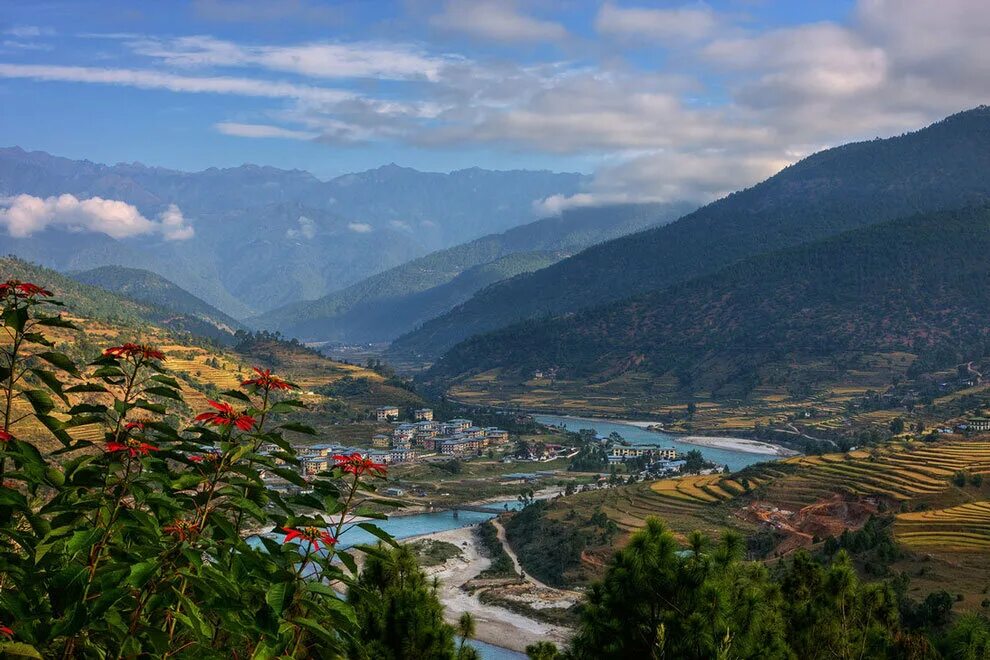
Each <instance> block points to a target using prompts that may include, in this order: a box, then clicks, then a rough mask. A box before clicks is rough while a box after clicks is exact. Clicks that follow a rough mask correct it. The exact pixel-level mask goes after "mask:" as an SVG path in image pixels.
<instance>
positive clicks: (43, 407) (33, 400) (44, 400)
mask: <svg viewBox="0 0 990 660" xmlns="http://www.w3.org/2000/svg"><path fill="white" fill-rule="evenodd" d="M22 394H23V395H24V397H25V398H26V399H27V400H28V402H30V404H31V407H32V408H34V412H36V413H37V414H39V415H47V414H48V413H50V412H51V411H52V410H54V409H55V402H54V401H52V398H51V396H49V395H48V392H46V391H44V390H24V391H23V392H22Z"/></svg>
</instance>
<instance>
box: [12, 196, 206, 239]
mask: <svg viewBox="0 0 990 660" xmlns="http://www.w3.org/2000/svg"><path fill="white" fill-rule="evenodd" d="M0 226H2V227H4V228H5V229H6V230H7V233H9V234H10V235H11V236H13V237H14V238H26V237H28V236H31V235H32V234H35V233H37V232H39V231H42V230H44V229H47V228H49V227H60V228H63V229H67V230H69V231H74V232H93V233H99V234H106V235H107V236H110V237H111V238H117V239H120V238H131V237H134V236H147V235H149V234H160V235H161V236H162V237H163V238H164V239H165V240H167V241H184V240H188V239H190V238H192V237H193V234H194V231H193V228H192V226H191V225H189V223H188V222H187V221H186V219H185V217H183V215H182V211H181V210H179V207H178V206H176V205H175V204H170V205H169V206H168V207H167V208H166V209H165V210H164V211H162V212H161V213H159V214H158V217H157V218H156V219H154V220H152V219H149V218H146V217H144V216H143V215H142V214H141V212H140V211H138V210H137V208H136V207H134V206H133V205H131V204H128V203H126V202H121V201H119V200H115V199H103V198H102V197H90V198H89V199H79V198H77V197H76V196H75V195H68V194H66V195H59V196H58V197H46V198H41V197H35V196H33V195H17V196H15V197H8V198H3V199H0Z"/></svg>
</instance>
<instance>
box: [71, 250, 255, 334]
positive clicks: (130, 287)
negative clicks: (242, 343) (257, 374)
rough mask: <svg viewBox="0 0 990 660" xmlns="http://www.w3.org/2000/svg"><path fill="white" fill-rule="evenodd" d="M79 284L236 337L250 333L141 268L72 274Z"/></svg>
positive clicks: (101, 269)
mask: <svg viewBox="0 0 990 660" xmlns="http://www.w3.org/2000/svg"><path fill="white" fill-rule="evenodd" d="M69 276H70V277H71V278H72V279H74V280H76V281H77V282H82V283H83V284H88V285H90V286H95V287H99V288H101V289H105V290H107V291H111V292H113V293H119V294H120V295H122V296H126V297H127V298H130V299H131V300H135V301H138V302H143V303H148V304H149V305H154V306H155V307H160V308H162V309H166V310H171V311H174V312H178V313H179V314H183V315H188V316H191V317H194V318H197V319H200V320H202V321H204V322H205V323H209V324H211V325H213V326H215V327H216V328H217V329H218V330H222V331H224V332H227V333H230V334H233V333H234V332H236V331H237V330H244V329H246V328H245V327H244V326H243V325H241V323H239V322H238V321H236V320H235V319H233V318H231V317H229V316H227V315H226V314H224V313H223V312H221V311H220V310H218V309H217V308H215V307H213V306H212V305H209V304H208V303H206V302H204V301H203V300H201V299H199V298H197V297H196V296H194V295H192V294H191V293H189V292H188V291H186V290H185V289H183V288H181V287H179V286H176V285H175V284H174V283H172V282H170V281H169V280H167V279H165V278H164V277H162V276H161V275H158V274H156V273H152V272H151V271H148V270H142V269H140V268H124V267H123V266H102V267H100V268H94V269H92V270H86V271H82V272H77V273H69Z"/></svg>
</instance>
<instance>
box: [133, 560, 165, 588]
mask: <svg viewBox="0 0 990 660" xmlns="http://www.w3.org/2000/svg"><path fill="white" fill-rule="evenodd" d="M157 570H158V562H157V561H155V560H153V559H152V560H148V561H143V562H141V563H138V564H133V565H132V566H131V573H130V575H128V576H127V584H129V585H130V586H132V587H134V588H135V589H141V588H142V587H144V585H146V584H147V583H148V580H150V579H151V576H152V575H154V574H155V571H157Z"/></svg>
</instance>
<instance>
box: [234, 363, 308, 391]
mask: <svg viewBox="0 0 990 660" xmlns="http://www.w3.org/2000/svg"><path fill="white" fill-rule="evenodd" d="M254 371H255V373H256V374H258V375H257V376H255V377H254V378H249V379H248V380H246V381H244V382H243V383H241V386H242V387H258V388H261V389H263V390H292V389H296V385H294V384H292V383H290V382H288V381H285V380H282V379H281V378H279V377H278V376H273V375H272V370H271V369H264V370H262V369H259V368H258V367H255V368H254Z"/></svg>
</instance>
